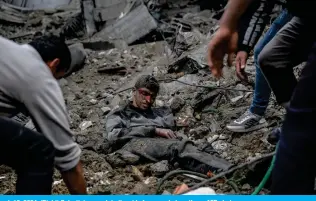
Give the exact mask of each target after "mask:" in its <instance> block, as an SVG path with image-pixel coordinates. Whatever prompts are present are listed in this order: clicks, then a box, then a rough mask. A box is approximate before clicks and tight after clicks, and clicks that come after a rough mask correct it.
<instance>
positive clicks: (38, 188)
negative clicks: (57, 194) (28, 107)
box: [0, 118, 55, 195]
mask: <svg viewBox="0 0 316 201" xmlns="http://www.w3.org/2000/svg"><path fill="white" fill-rule="evenodd" d="M0 128H1V141H0V163H1V164H4V165H8V166H10V167H12V168H13V169H15V171H16V173H17V175H18V179H17V183H16V194H20V195H21V194H24V195H36V194H37V195H39V194H51V190H52V182H53V178H52V177H53V171H54V156H55V155H54V153H55V149H54V147H53V145H52V143H51V142H50V141H49V140H47V139H46V138H45V137H44V136H43V135H42V134H40V133H37V132H34V131H32V130H30V129H27V128H25V127H24V126H23V125H21V124H19V123H17V122H14V121H13V120H10V119H7V118H0Z"/></svg>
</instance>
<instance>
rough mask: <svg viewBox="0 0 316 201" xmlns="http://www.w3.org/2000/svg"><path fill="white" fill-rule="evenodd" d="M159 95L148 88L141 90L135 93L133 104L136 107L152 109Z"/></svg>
mask: <svg viewBox="0 0 316 201" xmlns="http://www.w3.org/2000/svg"><path fill="white" fill-rule="evenodd" d="M156 96H157V93H154V92H152V91H150V90H149V89H147V88H139V89H136V90H135V91H134V97H133V104H134V106H135V107H137V108H139V109H142V110H147V109H149V108H151V106H152V105H153V104H154V102H155V100H156Z"/></svg>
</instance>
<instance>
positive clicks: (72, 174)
mask: <svg viewBox="0 0 316 201" xmlns="http://www.w3.org/2000/svg"><path fill="white" fill-rule="evenodd" d="M83 175H84V173H83V168H82V165H81V163H80V162H79V163H78V164H77V165H76V166H75V167H74V168H72V169H70V170H68V171H64V172H61V176H62V177H63V180H64V182H65V184H66V186H67V188H68V190H69V193H71V194H73V195H75V194H79V195H80V194H87V190H86V189H87V188H86V181H85V179H84V177H83Z"/></svg>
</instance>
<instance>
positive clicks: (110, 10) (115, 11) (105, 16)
mask: <svg viewBox="0 0 316 201" xmlns="http://www.w3.org/2000/svg"><path fill="white" fill-rule="evenodd" d="M104 2H105V3H106V2H107V1H106V0H105V1H104ZM111 2H112V1H111ZM126 6H127V1H126V0H119V1H116V2H115V3H111V4H105V5H103V6H102V7H98V6H97V8H95V9H94V11H93V15H94V20H95V21H96V22H105V21H108V20H112V19H117V18H118V17H119V16H120V15H121V14H122V12H123V11H124V9H125V7H126Z"/></svg>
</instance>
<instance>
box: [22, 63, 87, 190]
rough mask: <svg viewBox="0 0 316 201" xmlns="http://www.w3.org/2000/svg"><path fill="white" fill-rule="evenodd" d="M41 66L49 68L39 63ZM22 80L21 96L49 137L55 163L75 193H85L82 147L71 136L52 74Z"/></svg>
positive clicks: (61, 95)
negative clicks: (54, 153)
mask: <svg viewBox="0 0 316 201" xmlns="http://www.w3.org/2000/svg"><path fill="white" fill-rule="evenodd" d="M39 68H47V67H46V66H39ZM38 76H40V77H37V78H36V79H33V80H32V79H28V80H26V83H24V84H23V83H21V89H20V93H19V95H18V96H19V97H18V99H19V100H21V102H22V103H23V104H24V105H25V107H26V108H27V110H28V111H29V113H30V116H31V118H32V120H33V123H34V124H35V126H36V129H37V131H38V132H40V133H42V134H43V135H44V136H45V137H46V138H47V139H49V140H50V141H51V142H52V143H53V145H54V147H55V149H56V156H55V165H56V167H57V168H58V169H59V171H60V172H61V175H62V177H63V179H64V181H65V183H66V184H67V187H68V189H69V192H70V193H72V194H86V193H87V191H86V183H85V179H84V176H83V171H82V167H81V164H80V154H81V150H80V148H79V146H78V144H77V143H75V142H74V140H73V139H72V133H71V131H70V127H69V119H68V114H67V112H66V106H65V103H64V99H63V94H62V91H61V89H60V87H59V85H58V83H57V81H56V80H55V79H54V78H53V77H52V76H47V75H46V74H44V75H42V74H41V75H38Z"/></svg>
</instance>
